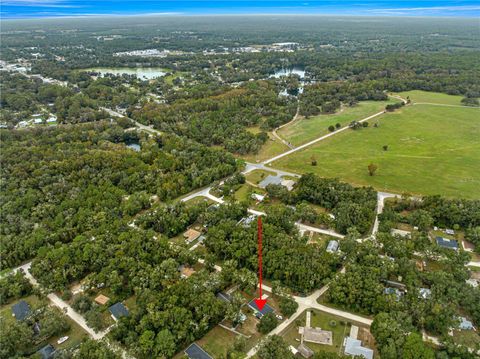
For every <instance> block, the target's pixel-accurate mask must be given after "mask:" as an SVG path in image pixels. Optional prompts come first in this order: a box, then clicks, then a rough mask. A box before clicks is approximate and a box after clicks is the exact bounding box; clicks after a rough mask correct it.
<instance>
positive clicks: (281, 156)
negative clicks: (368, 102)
mask: <svg viewBox="0 0 480 359" xmlns="http://www.w3.org/2000/svg"><path fill="white" fill-rule="evenodd" d="M384 113H385V111H381V112H378V113H376V114H374V115H371V116H368V117H366V118H364V119H362V120H360V121H358V122H360V123H362V122H365V121H368V120H371V119H372V118H375V117H377V116H380V115H383V114H384ZM348 129H350V127H349V126H345V127H342V128H340V129H338V130H336V131H335V132H331V133H328V134H326V135H323V136H321V137H318V138H316V139H314V140H313V141H310V142H307V143H304V144H303V145H301V146H298V147H296V148H294V149H292V150H289V151H286V152H283V153H281V154H279V155H277V156H275V157H272V158H270V159H268V160H265V161H263V164H266V165H268V164H270V163H272V162H274V161H277V160H279V159H280V158H283V157H285V156H288V155H291V154H292V153H294V152H297V151H300V150H303V149H304V148H307V147H309V146H311V145H313V144H315V143H317V142H320V141H323V140H325V139H327V138H329V137H332V136H335V135H336V134H338V133H340V132H343V131H346V130H348Z"/></svg>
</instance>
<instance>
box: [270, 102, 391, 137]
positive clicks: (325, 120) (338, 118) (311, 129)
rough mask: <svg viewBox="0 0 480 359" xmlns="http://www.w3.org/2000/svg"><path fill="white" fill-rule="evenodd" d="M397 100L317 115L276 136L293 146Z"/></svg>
mask: <svg viewBox="0 0 480 359" xmlns="http://www.w3.org/2000/svg"><path fill="white" fill-rule="evenodd" d="M395 102H398V100H389V101H362V102H359V103H358V104H357V105H355V106H352V107H345V108H343V110H341V111H339V112H337V113H334V114H330V115H318V116H314V117H310V118H303V119H301V120H299V121H296V122H294V123H292V124H291V125H289V126H285V127H283V128H282V129H280V130H279V131H278V134H279V135H280V136H281V137H282V138H284V139H285V140H287V141H289V142H290V143H292V144H293V145H294V146H299V145H301V144H303V143H306V142H309V141H311V140H314V139H315V138H317V137H320V136H323V135H326V134H327V133H329V132H330V131H329V130H328V127H329V126H335V125H336V124H337V123H340V125H341V126H342V127H344V126H346V125H348V124H349V123H350V122H352V121H354V120H362V119H364V118H365V117H368V116H371V115H373V114H375V113H378V112H380V111H382V110H383V109H385V106H386V105H387V104H390V103H395Z"/></svg>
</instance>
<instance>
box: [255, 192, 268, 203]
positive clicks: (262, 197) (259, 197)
mask: <svg viewBox="0 0 480 359" xmlns="http://www.w3.org/2000/svg"><path fill="white" fill-rule="evenodd" d="M252 198H253V199H254V200H255V201H257V202H263V201H264V200H265V195H263V194H258V193H252Z"/></svg>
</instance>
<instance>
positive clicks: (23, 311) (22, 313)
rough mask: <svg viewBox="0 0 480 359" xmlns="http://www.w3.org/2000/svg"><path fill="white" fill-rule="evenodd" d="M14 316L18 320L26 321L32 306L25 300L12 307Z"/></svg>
mask: <svg viewBox="0 0 480 359" xmlns="http://www.w3.org/2000/svg"><path fill="white" fill-rule="evenodd" d="M12 315H13V316H14V317H15V319H16V320H24V319H26V318H28V316H29V315H30V306H29V305H28V303H27V302H25V301H24V300H21V301H19V302H18V303H16V304H14V305H13V306H12Z"/></svg>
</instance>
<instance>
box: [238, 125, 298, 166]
mask: <svg viewBox="0 0 480 359" xmlns="http://www.w3.org/2000/svg"><path fill="white" fill-rule="evenodd" d="M288 150H289V148H288V147H287V145H285V144H284V143H283V142H281V141H280V140H278V139H276V138H275V137H274V136H273V135H272V134H271V133H270V132H269V133H268V140H267V142H266V143H265V144H264V145H263V146H262V148H261V149H260V151H259V152H258V153H257V154H249V155H245V156H241V158H242V159H244V160H245V161H248V162H254V163H255V162H262V161H265V160H267V159H269V158H272V157H273V156H276V155H278V154H280V153H282V152H285V151H288Z"/></svg>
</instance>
